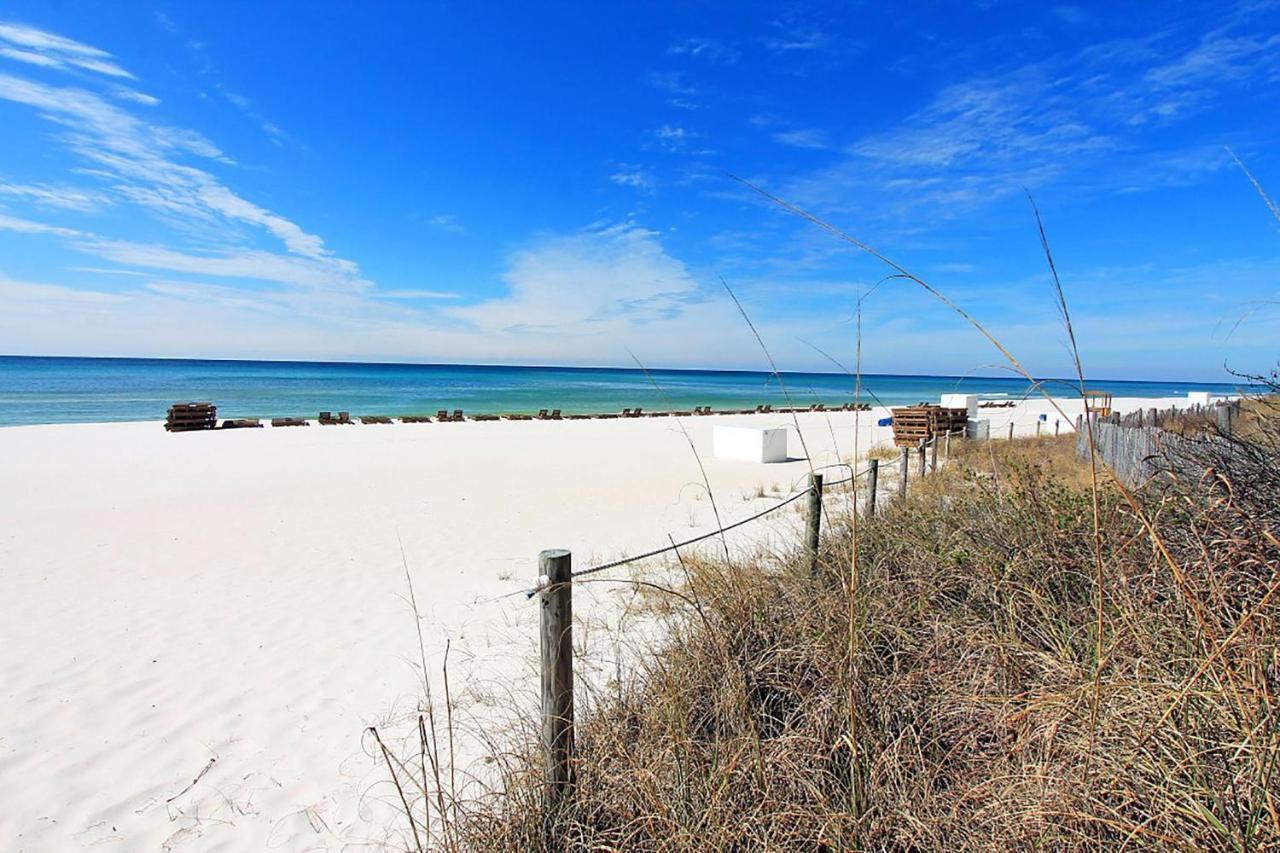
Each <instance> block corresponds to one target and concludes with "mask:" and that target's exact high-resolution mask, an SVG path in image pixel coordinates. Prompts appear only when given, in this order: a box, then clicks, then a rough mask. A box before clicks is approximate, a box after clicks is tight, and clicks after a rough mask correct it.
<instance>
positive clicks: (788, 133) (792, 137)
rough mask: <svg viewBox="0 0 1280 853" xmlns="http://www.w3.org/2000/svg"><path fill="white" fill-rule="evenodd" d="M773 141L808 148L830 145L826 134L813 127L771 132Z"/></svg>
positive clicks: (813, 148) (815, 148) (819, 148)
mask: <svg viewBox="0 0 1280 853" xmlns="http://www.w3.org/2000/svg"><path fill="white" fill-rule="evenodd" d="M773 141H774V142H778V143H780V144H782V145H790V146H792V147H793V148H808V149H812V150H821V149H824V148H830V147H831V143H830V142H829V141H828V140H827V134H826V133H825V132H824V131H821V130H817V129H815V128H804V129H800V130H784V131H780V132H778V133H775V134H773Z"/></svg>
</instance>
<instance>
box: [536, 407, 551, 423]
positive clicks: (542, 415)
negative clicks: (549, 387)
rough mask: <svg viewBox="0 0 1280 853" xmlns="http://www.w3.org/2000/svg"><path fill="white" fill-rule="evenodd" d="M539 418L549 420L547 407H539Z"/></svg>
mask: <svg viewBox="0 0 1280 853" xmlns="http://www.w3.org/2000/svg"><path fill="white" fill-rule="evenodd" d="M538 420H540V421H545V420H549V418H548V417H547V410H546V409H538Z"/></svg>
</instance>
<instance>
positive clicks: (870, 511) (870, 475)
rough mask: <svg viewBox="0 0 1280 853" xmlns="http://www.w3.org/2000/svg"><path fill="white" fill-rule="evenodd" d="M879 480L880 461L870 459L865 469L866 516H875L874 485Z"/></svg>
mask: <svg viewBox="0 0 1280 853" xmlns="http://www.w3.org/2000/svg"><path fill="white" fill-rule="evenodd" d="M879 479H880V460H879V459H872V460H871V462H870V464H869V465H868V467H867V515H875V514H876V483H877V481H879Z"/></svg>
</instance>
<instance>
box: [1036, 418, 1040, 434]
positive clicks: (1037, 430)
mask: <svg viewBox="0 0 1280 853" xmlns="http://www.w3.org/2000/svg"><path fill="white" fill-rule="evenodd" d="M1039 437H1040V419H1039V418H1036V438H1039Z"/></svg>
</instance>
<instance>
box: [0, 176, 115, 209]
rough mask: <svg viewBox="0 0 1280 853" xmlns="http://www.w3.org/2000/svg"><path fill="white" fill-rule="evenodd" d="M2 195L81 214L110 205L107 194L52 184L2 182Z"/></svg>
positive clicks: (0, 183) (0, 187)
mask: <svg viewBox="0 0 1280 853" xmlns="http://www.w3.org/2000/svg"><path fill="white" fill-rule="evenodd" d="M0 195H4V196H10V197H12V198H19V199H26V200H28V201H32V202H35V203H36V204H38V205H40V206H42V207H56V208H62V209H64V210H75V211H79V212H81V213H91V212H93V211H95V210H99V209H101V208H102V207H104V206H105V205H107V204H108V203H109V200H108V199H107V197H106V195H105V194H103V193H100V192H97V191H94V190H86V189H79V188H77V187H61V186H53V185H50V184H11V183H3V182H0Z"/></svg>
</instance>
